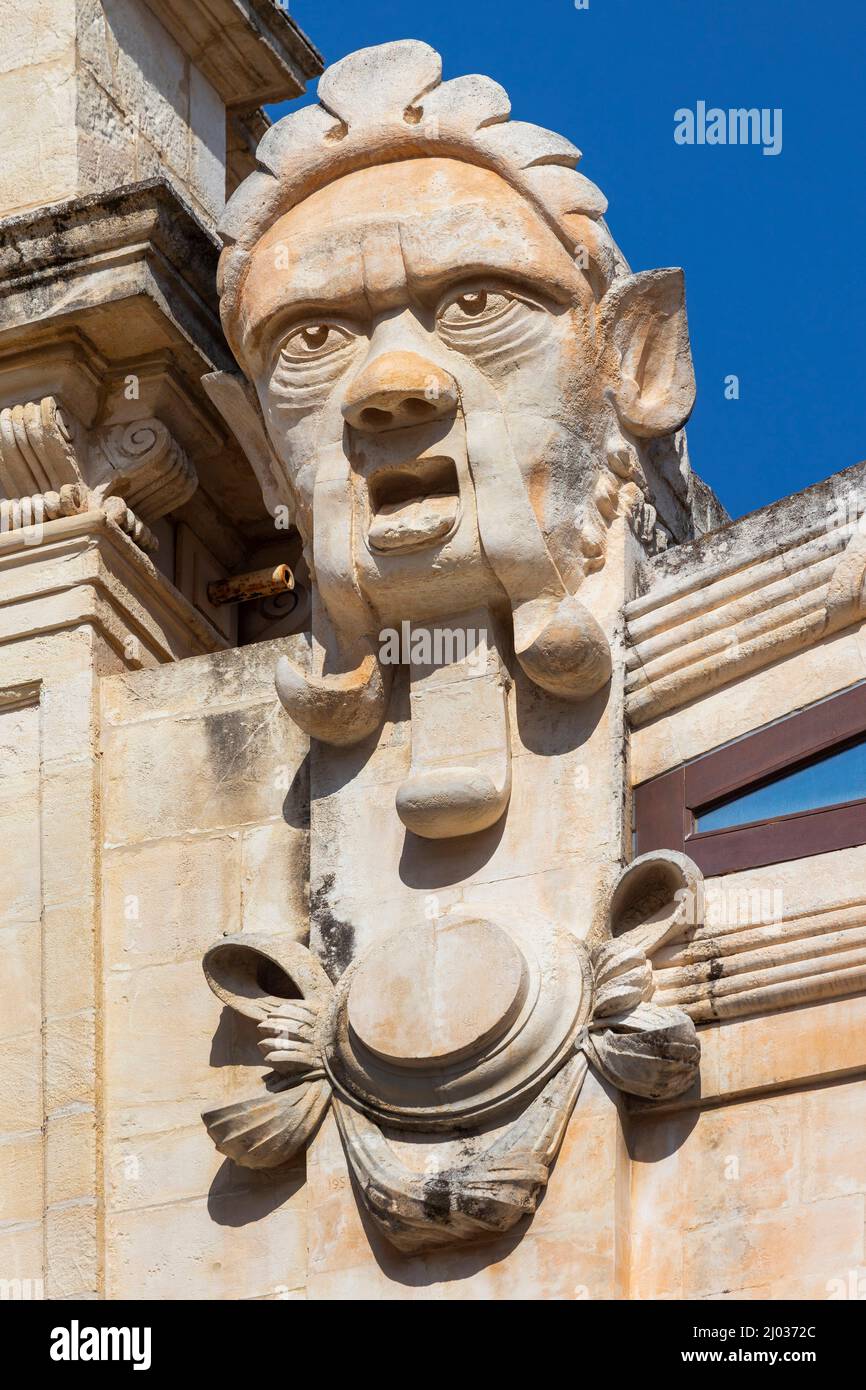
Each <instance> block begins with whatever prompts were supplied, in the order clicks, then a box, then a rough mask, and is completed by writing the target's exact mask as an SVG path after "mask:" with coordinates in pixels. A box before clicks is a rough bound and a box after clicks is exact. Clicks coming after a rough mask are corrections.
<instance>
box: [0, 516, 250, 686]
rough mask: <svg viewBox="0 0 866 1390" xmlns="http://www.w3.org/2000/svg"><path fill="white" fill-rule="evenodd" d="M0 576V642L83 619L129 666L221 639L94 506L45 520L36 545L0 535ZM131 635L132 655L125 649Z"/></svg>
mask: <svg viewBox="0 0 866 1390" xmlns="http://www.w3.org/2000/svg"><path fill="white" fill-rule="evenodd" d="M0 575H2V579H3V585H2V588H3V599H2V603H0V644H4V643H6V642H12V641H20V640H21V639H22V638H25V637H30V636H34V635H42V634H45V633H49V632H58V631H63V630H64V629H69V628H76V627H81V626H83V625H85V624H90V625H92V626H93V627H94V628H95V629H96V630H97V631H98V632H99V633H100V635H101V636H102V637H103V638H104V639H105V641H106V642H107V643H108V644H109V646H111V647H112V648H113V649H114V650H115V651H117V652H118V653H119V654H121V655H122V656H124V659H125V660H127V661H128V663H129V664H130V665H132V666H142V665H151V664H157V663H162V662H169V661H175V660H179V659H181V658H183V657H186V656H191V655H198V654H200V653H202V652H215V651H222V650H224V649H225V648H226V646H227V645H228V644H227V643H226V641H225V639H224V638H223V637H221V636H220V634H219V633H218V632H217V631H216V630H215V629H214V628H212V627H211V625H210V623H208V622H207V621H206V620H205V619H204V618H203V617H202V615H201V614H200V613H199V612H198V610H197V609H196V608H193V606H192V604H190V603H189V602H188V601H187V600H186V599H185V598H184V597H183V595H182V594H181V593H179V592H178V590H177V589H175V587H174V585H173V584H170V583H169V581H168V580H167V579H165V578H164V577H163V575H161V574H160V573H159V571H158V570H157V569H156V568H155V567H154V566H153V564H152V563H151V561H150V560H148V559H147V557H146V556H145V555H143V554H142V552H141V551H140V550H139V549H138V547H137V546H136V545H135V544H134V543H133V542H132V541H131V540H130V539H129V537H128V536H126V535H124V533H123V532H122V531H121V530H119V528H118V527H117V526H115V525H114V524H113V523H112V522H111V521H109V520H108V518H107V517H106V515H105V513H104V512H101V511H92V512H82V513H80V514H79V515H77V516H71V517H63V518H61V519H60V520H58V521H49V522H47V523H46V524H45V526H44V528H43V538H42V541H41V543H40V544H39V545H27V544H26V542H25V541H24V540H23V539H22V533H21V532H15V531H12V532H7V533H5V534H2V535H0ZM13 577H15V578H17V579H18V582H17V584H16V583H14V582H13ZM16 610H17V615H16ZM131 635H135V636H136V637H137V639H138V642H139V644H140V647H141V651H142V656H141V657H140V658H139V659H137V660H136V659H134V658H130V657H129V654H128V652H127V651H126V645H127V642H128V639H129V637H130V636H131Z"/></svg>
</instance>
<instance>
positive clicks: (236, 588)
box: [207, 565, 295, 608]
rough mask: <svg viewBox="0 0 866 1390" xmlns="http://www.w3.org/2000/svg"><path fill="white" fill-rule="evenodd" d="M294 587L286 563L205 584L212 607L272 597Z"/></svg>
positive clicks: (293, 579)
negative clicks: (274, 567)
mask: <svg viewBox="0 0 866 1390" xmlns="http://www.w3.org/2000/svg"><path fill="white" fill-rule="evenodd" d="M294 587H295V576H294V575H293V574H292V571H291V570H290V569H289V567H288V565H277V567H276V569H272V568H270V567H268V568H267V569H263V570H252V571H251V573H250V574H233V575H231V576H230V577H229V578H228V579H214V580H212V581H211V583H210V584H208V586H207V596H208V602H209V603H212V604H213V606H214V608H220V607H221V606H222V605H223V604H224V603H249V602H250V601H251V600H252V599H257V598H272V597H273V595H274V594H284V593H286V592H288V591H290V590H292V589H294Z"/></svg>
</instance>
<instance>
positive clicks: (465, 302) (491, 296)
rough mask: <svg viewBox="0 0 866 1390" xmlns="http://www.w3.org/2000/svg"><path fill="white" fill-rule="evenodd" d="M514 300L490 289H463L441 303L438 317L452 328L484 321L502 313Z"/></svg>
mask: <svg viewBox="0 0 866 1390" xmlns="http://www.w3.org/2000/svg"><path fill="white" fill-rule="evenodd" d="M514 302H515V301H514V300H513V299H512V297H511V295H508V294H497V293H494V292H493V291H491V290H464V291H463V293H462V294H458V295H456V296H455V297H454V298H453V299H451V300H449V301H448V302H447V303H446V304H445V305H443V307H442V309H441V310H440V312H439V319H440V322H441V323H444V324H447V325H448V326H449V327H452V328H459V327H460V326H461V325H463V324H471V323H473V322H475V323H486V322H488V321H489V320H490V319H494V318H498V317H499V315H500V314H504V313H505V311H506V309H509V308H510V307H511V305H512V304H513V303H514Z"/></svg>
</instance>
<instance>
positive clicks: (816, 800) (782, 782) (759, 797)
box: [695, 739, 866, 831]
mask: <svg viewBox="0 0 866 1390" xmlns="http://www.w3.org/2000/svg"><path fill="white" fill-rule="evenodd" d="M861 797H866V739H863V740H861V741H860V742H859V743H856V744H854V745H849V746H848V747H846V748H841V749H838V750H835V751H834V752H832V753H827V754H826V755H825V756H824V757H823V758H820V759H818V760H816V761H815V762H812V763H809V764H808V765H807V766H806V767H800V768H798V769H797V770H796V771H794V772H785V773H782V774H781V775H780V776H779V777H775V778H773V780H772V781H771V782H765V783H764V784H763V786H760V787H753V788H751V789H750V790H748V791H743V792H738V793H737V795H736V796H732V797H728V799H727V800H726V801H723V802H720V803H719V804H718V805H717V806H714V807H712V808H711V809H710V810H703V811H696V812H695V819H696V822H697V824H696V829H697V830H699V831H704V830H724V829H726V828H728V827H729V826H733V825H747V824H749V823H750V822H751V821H761V820H772V819H773V818H774V817H776V816H790V815H793V814H794V813H795V812H796V811H813V810H818V809H819V808H820V807H822V806H838V805H840V804H841V803H842V802H845V801H857V800H859V799H860V798H861ZM864 816H866V807H864Z"/></svg>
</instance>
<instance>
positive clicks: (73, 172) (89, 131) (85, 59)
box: [0, 0, 226, 221]
mask: <svg viewBox="0 0 866 1390" xmlns="http://www.w3.org/2000/svg"><path fill="white" fill-rule="evenodd" d="M0 28H2V32H3V34H4V44H3V53H4V55H6V56H5V58H3V59H0V108H2V110H3V111H4V112H7V113H9V118H8V119H6V120H4V122H3V124H2V130H0V215H3V216H7V215H9V214H12V213H16V212H24V211H26V210H27V209H28V208H35V207H39V206H40V205H42V204H45V203H54V202H59V201H61V200H63V199H66V198H74V197H79V196H81V195H83V194H86V193H95V192H103V191H108V190H110V189H114V188H117V187H119V186H120V185H122V184H129V183H136V182H138V181H139V180H142V179H148V178H153V177H155V176H157V175H159V174H165V175H167V176H168V177H169V178H170V179H171V180H172V181H173V182H174V183H175V185H176V186H177V187H178V189H179V191H180V192H181V193H182V194H183V195H184V196H185V197H186V198H187V200H188V201H189V202H191V203H192V204H193V206H194V208H195V209H196V211H198V213H199V214H200V215H202V216H203V217H204V218H205V220H208V221H213V219H214V218H215V217H216V216H217V215H218V214H219V212H220V211H221V209H222V206H223V204H224V202H225V148H226V133H225V132H226V120H225V107H224V105H223V102H222V101H221V99H220V97H219V96H218V94H217V92H216V91H215V90H214V88H213V87H212V85H211V84H210V82H208V80H207V79H206V78H205V77H204V76H203V75H202V73H201V72H200V71H199V70H198V68H197V67H196V66H195V65H194V64H193V63H192V62H191V61H190V59H189V58H188V57H187V55H186V54H185V53H184V52H183V50H182V49H181V48H180V47H179V45H178V44H177V43H176V42H175V40H174V39H173V38H172V37H171V35H170V34H169V33H168V32H167V30H166V29H164V28H163V26H162V25H161V24H160V22H159V20H158V19H157V18H156V16H155V15H154V14H152V13H151V11H150V9H149V8H148V7H147V5H146V4H144V3H143V0H41V2H40V3H36V4H34V5H29V6H26V5H21V4H20V0H2V4H0Z"/></svg>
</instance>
